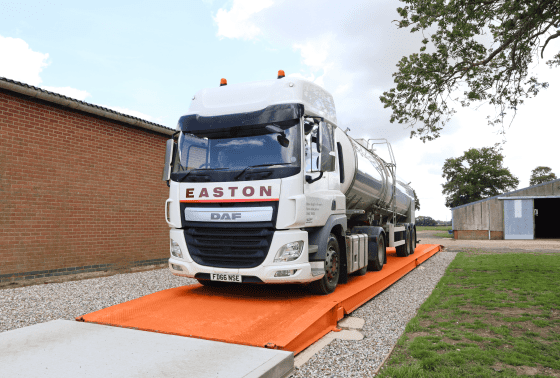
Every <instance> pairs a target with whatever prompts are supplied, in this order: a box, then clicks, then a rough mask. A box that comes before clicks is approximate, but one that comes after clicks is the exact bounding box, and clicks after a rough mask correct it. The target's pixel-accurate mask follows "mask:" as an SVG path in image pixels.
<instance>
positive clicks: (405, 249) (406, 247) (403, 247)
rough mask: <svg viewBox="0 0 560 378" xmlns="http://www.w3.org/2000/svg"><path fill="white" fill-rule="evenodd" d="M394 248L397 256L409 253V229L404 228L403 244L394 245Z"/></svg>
mask: <svg viewBox="0 0 560 378" xmlns="http://www.w3.org/2000/svg"><path fill="white" fill-rule="evenodd" d="M395 250H396V251H397V256H399V257H406V256H408V255H410V231H409V230H408V229H406V230H405V237H404V244H402V245H399V246H398V247H395Z"/></svg>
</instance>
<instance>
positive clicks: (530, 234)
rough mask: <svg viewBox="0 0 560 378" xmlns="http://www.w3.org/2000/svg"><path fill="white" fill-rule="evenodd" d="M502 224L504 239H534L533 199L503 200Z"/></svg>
mask: <svg viewBox="0 0 560 378" xmlns="http://www.w3.org/2000/svg"><path fill="white" fill-rule="evenodd" d="M504 226H505V230H504V231H505V232H504V239H534V229H535V228H534V218H533V200H532V199H512V200H504Z"/></svg>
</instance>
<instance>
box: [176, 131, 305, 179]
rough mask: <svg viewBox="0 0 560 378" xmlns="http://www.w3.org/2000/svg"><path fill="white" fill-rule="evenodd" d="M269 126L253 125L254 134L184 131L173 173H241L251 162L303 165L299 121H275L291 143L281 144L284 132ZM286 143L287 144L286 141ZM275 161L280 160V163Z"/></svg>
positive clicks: (256, 163) (285, 166) (180, 138)
mask: <svg viewBox="0 0 560 378" xmlns="http://www.w3.org/2000/svg"><path fill="white" fill-rule="evenodd" d="M292 124H293V123H292ZM266 126H267V125H263V126H262V127H259V128H255V129H253V131H252V135H247V133H246V132H245V133H243V134H244V135H243V136H232V135H212V136H208V137H202V136H201V137H198V136H195V135H192V134H186V133H181V134H180V136H179V141H178V148H177V155H175V159H174V160H175V161H174V164H173V173H181V172H190V171H191V170H192V171H193V175H194V174H195V173H194V171H195V170H197V171H198V170H205V171H206V172H204V174H205V175H211V172H212V170H216V171H217V172H218V171H220V172H223V171H224V170H227V171H232V172H234V171H237V173H239V171H242V170H244V169H246V168H247V167H248V166H255V165H270V166H268V167H266V168H263V169H269V170H274V169H276V168H280V169H282V168H287V167H291V168H293V167H299V166H300V159H301V158H300V150H301V146H300V144H301V143H300V131H299V130H300V125H299V122H297V123H296V124H295V125H293V126H278V125H277V124H275V126H276V129H277V130H278V127H280V128H281V129H282V130H283V132H284V135H285V138H286V139H287V140H288V141H289V144H288V145H287V146H283V145H281V144H280V142H279V140H278V139H279V136H280V135H281V134H280V133H278V132H271V130H269V129H267V128H266ZM280 138H282V137H280ZM283 144H284V145H286V143H283ZM275 164H278V167H276V166H275ZM290 171H293V169H292V170H290ZM298 171H299V170H298ZM296 173H297V172H296ZM174 176H176V175H174ZM222 176H223V174H222ZM209 177H210V176H209ZM269 178H272V177H269ZM211 181H215V180H211ZM228 181H229V180H228Z"/></svg>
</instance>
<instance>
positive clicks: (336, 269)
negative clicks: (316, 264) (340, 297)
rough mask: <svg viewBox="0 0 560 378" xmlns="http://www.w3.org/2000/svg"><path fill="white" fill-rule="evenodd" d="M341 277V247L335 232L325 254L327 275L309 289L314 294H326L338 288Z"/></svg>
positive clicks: (331, 235) (330, 236) (313, 283)
mask: <svg viewBox="0 0 560 378" xmlns="http://www.w3.org/2000/svg"><path fill="white" fill-rule="evenodd" d="M339 277H340V248H339V247H338V241H337V240H336V236H335V235H334V234H330V235H329V240H328V241H327V254H326V256H325V275H324V276H323V278H321V279H319V280H317V281H313V282H311V283H310V284H309V286H308V288H309V291H310V292H311V293H313V294H319V295H326V294H330V293H332V292H333V291H334V289H336V285H338V278H339Z"/></svg>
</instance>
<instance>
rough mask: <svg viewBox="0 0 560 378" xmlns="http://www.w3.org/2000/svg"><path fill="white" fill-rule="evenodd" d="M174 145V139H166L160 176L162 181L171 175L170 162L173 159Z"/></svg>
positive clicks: (167, 179)
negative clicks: (161, 174)
mask: <svg viewBox="0 0 560 378" xmlns="http://www.w3.org/2000/svg"><path fill="white" fill-rule="evenodd" d="M174 147H175V142H174V140H173V139H168V140H167V143H166V149H165V163H164V166H163V176H162V178H161V179H162V180H163V181H169V178H170V177H171V163H172V161H173V152H174V151H173V150H174Z"/></svg>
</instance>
